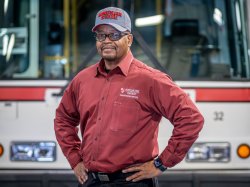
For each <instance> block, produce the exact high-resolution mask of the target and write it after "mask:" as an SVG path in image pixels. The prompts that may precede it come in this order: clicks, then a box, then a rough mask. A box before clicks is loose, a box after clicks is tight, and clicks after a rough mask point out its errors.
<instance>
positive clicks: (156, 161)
mask: <svg viewBox="0 0 250 187" xmlns="http://www.w3.org/2000/svg"><path fill="white" fill-rule="evenodd" d="M154 165H155V167H156V168H158V169H159V170H161V171H162V172H163V171H166V170H167V167H166V166H164V165H163V163H162V161H161V159H160V158H159V157H158V158H156V159H154Z"/></svg>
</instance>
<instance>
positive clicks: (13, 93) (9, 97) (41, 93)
mask: <svg viewBox="0 0 250 187" xmlns="http://www.w3.org/2000/svg"><path fill="white" fill-rule="evenodd" d="M45 90H46V88H45V87H35V88H34V87H33V88H29V87H27V88H17V87H15V88H10V87H9V88H0V100H1V101H44V99H45V98H44V97H45Z"/></svg>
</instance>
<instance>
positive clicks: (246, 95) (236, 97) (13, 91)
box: [0, 87, 250, 102]
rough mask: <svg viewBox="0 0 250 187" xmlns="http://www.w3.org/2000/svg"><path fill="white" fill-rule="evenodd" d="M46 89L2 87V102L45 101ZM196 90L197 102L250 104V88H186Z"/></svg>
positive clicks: (0, 96) (0, 89) (0, 91)
mask: <svg viewBox="0 0 250 187" xmlns="http://www.w3.org/2000/svg"><path fill="white" fill-rule="evenodd" d="M46 89H47V88H46V87H21V88H20V87H14V88H12V87H2V88H0V100H1V101H44V100H45V91H46ZM184 89H185V90H186V89H191V90H195V93H196V101H197V102H250V88H184Z"/></svg>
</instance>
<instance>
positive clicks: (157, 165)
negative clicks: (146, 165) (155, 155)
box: [154, 159, 162, 168]
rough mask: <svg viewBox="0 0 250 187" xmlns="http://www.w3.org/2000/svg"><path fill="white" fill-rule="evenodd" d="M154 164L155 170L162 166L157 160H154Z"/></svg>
mask: <svg viewBox="0 0 250 187" xmlns="http://www.w3.org/2000/svg"><path fill="white" fill-rule="evenodd" d="M154 164H155V167H157V168H159V167H160V166H161V165H162V163H161V161H159V159H156V160H155V161H154Z"/></svg>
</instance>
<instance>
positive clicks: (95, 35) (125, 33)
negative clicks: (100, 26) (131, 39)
mask: <svg viewBox="0 0 250 187" xmlns="http://www.w3.org/2000/svg"><path fill="white" fill-rule="evenodd" d="M117 33H118V34H119V38H118V39H112V38H111V36H112V35H114V34H117ZM98 34H99V35H102V36H104V38H103V39H102V40H99V39H98V37H97V35H98ZM129 34H130V33H128V32H119V31H118V32H112V33H109V34H105V33H98V32H95V34H94V37H95V39H96V41H98V42H103V41H105V40H106V38H107V37H108V38H109V40H110V41H113V42H114V41H118V40H120V39H121V38H122V37H123V36H126V35H129Z"/></svg>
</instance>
